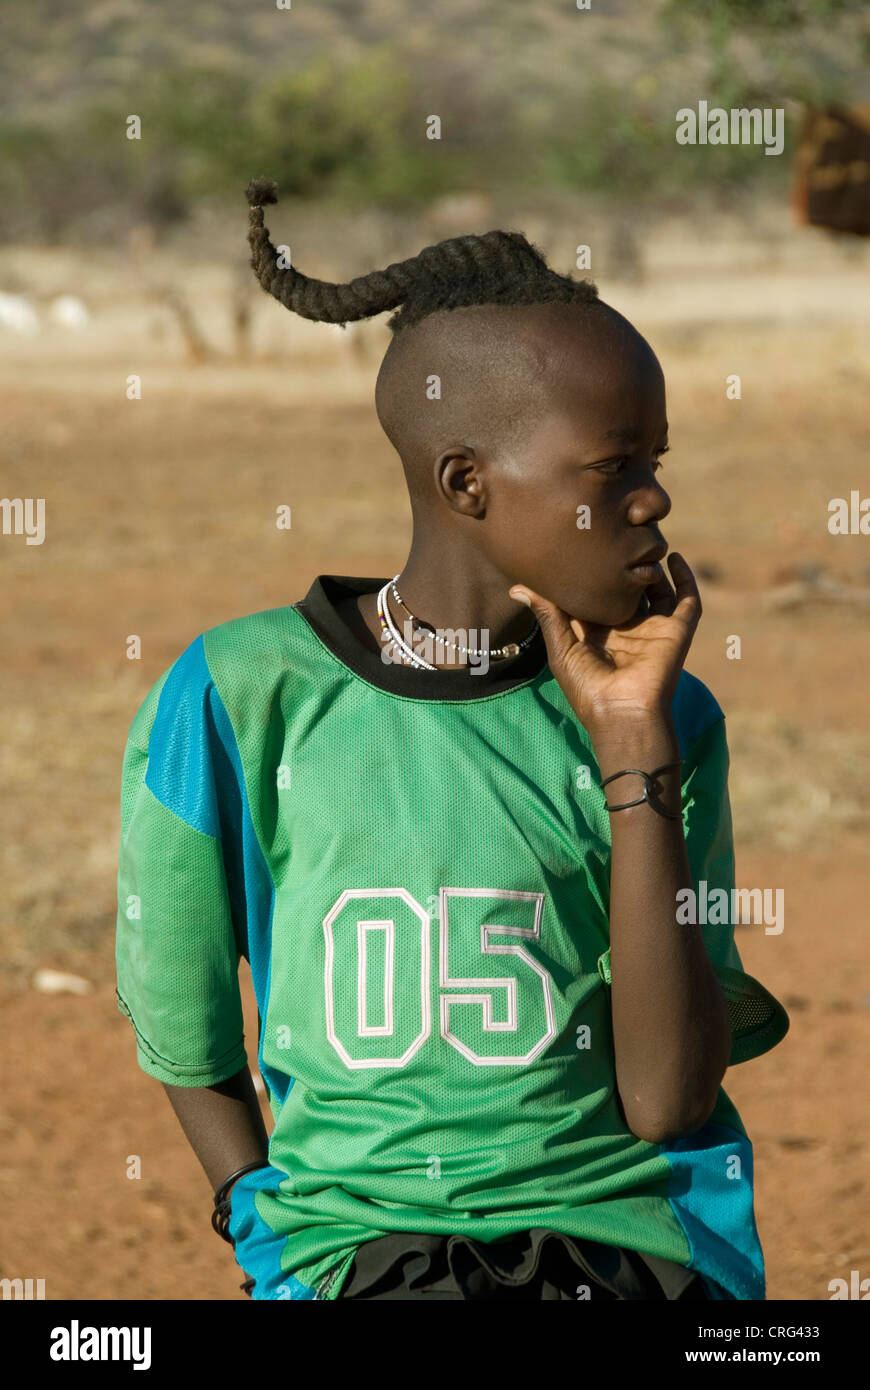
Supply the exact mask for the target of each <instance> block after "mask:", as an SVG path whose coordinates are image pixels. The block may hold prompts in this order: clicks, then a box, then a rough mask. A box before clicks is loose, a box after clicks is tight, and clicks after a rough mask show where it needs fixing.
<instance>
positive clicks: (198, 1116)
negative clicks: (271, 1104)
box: [165, 1066, 269, 1190]
mask: <svg viewBox="0 0 870 1390" xmlns="http://www.w3.org/2000/svg"><path fill="white" fill-rule="evenodd" d="M165 1090H166V1094H167V1095H168V1096H169V1099H170V1101H171V1103H172V1108H173V1110H174V1111H175V1113H176V1115H177V1116H178V1119H179V1121H180V1122H181V1127H182V1129H183V1130H184V1133H185V1135H186V1136H187V1139H188V1142H189V1143H190V1146H191V1148H192V1149H193V1151H194V1153H195V1154H196V1156H197V1158H198V1159H199V1161H200V1163H201V1164H202V1166H203V1168H204V1169H205V1172H206V1176H207V1177H208V1180H209V1182H210V1183H211V1186H212V1189H213V1190H216V1189H217V1188H218V1187H219V1186H220V1184H221V1183H222V1182H223V1181H224V1179H225V1178H228V1177H229V1176H230V1174H231V1173H234V1172H236V1170H237V1169H239V1168H243V1167H244V1166H245V1165H246V1164H247V1163H254V1162H256V1161H257V1160H258V1159H263V1160H265V1159H266V1158H267V1157H268V1147H269V1137H268V1134H267V1132H266V1126H265V1125H264V1123H263V1116H262V1113H261V1111H260V1102H259V1100H258V1099H257V1093H256V1091H255V1089H254V1082H253V1078H252V1076H251V1071H250V1068H249V1067H247V1066H246V1067H244V1068H243V1069H242V1071H240V1072H237V1073H236V1075H235V1076H231V1077H230V1078H229V1080H228V1081H221V1082H219V1083H218V1084H217V1085H216V1086H165Z"/></svg>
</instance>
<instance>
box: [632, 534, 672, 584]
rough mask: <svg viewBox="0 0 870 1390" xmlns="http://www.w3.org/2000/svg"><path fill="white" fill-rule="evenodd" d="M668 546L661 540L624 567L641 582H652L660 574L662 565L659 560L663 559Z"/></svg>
mask: <svg viewBox="0 0 870 1390" xmlns="http://www.w3.org/2000/svg"><path fill="white" fill-rule="evenodd" d="M667 551H668V546H667V542H666V541H661V542H660V543H659V544H658V545H655V546H653V547H652V549H651V550H647V551H645V553H644V554H643V555H641V556H640V558H639V559H637V560H633V561H632V562H631V564H630V565H626V569H627V570H628V572H629V574H631V575H632V576H633V577H634V578H635V579H639V580H640V581H641V582H642V583H643V584H652V583H653V582H654V581H655V580H656V579H659V578H660V577H661V574H662V567H661V565H660V564H659V561H660V560H662V559H664V557H665V555H666V554H667Z"/></svg>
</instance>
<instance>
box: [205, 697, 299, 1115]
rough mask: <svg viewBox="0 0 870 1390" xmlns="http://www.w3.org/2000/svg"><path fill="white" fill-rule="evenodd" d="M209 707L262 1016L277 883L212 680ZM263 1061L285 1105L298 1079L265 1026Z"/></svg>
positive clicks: (232, 886) (230, 869)
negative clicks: (268, 1046) (269, 1051)
mask: <svg viewBox="0 0 870 1390" xmlns="http://www.w3.org/2000/svg"><path fill="white" fill-rule="evenodd" d="M209 708H210V711H211V715H212V718H213V720H214V730H215V734H216V736H217V745H218V746H217V747H216V748H215V756H214V768H215V784H216V787H217V789H218V803H219V805H220V809H221V817H222V830H223V839H224V863H225V865H226V871H227V884H228V887H229V890H230V899H231V901H232V903H233V911H234V916H235V918H236V920H237V921H238V922H239V923H240V924H241V925H242V929H243V945H242V949H243V952H244V956H245V959H246V960H247V961H248V963H249V965H250V967H251V979H252V981H253V985H254V994H255V995H256V998H257V1009H258V1012H259V1015H260V1019H261V1021H262V1020H263V1019H265V1017H266V1005H267V1004H268V1000H269V979H270V975H271V962H272V912H273V908H274V905H275V885H274V883H273V882H272V877H271V875H270V873H269V869H268V866H267V864H266V861H265V859H264V857H263V851H262V850H261V848H260V842H259V840H258V839H257V835H256V831H255V830H254V822H253V820H252V819H251V809H250V806H249V804H248V795H247V791H246V789H245V777H244V772H243V770H242V760H241V756H240V754H239V748H238V744H237V742H236V736H235V733H234V732H233V726H232V724H231V723H230V717H229V715H228V714H227V711H226V708H225V707H224V703H223V701H222V700H221V697H220V695H219V694H218V691H217V689H216V687H214V686H212V689H211V692H210V699H209ZM257 1061H258V1065H259V1067H260V1072H261V1074H262V1077H263V1080H264V1081H265V1082H266V1085H267V1086H268V1087H269V1090H270V1091H271V1092H272V1094H273V1095H275V1096H277V1097H278V1100H279V1101H280V1103H281V1104H282V1105H283V1104H284V1101H285V1100H286V1099H287V1095H288V1092H289V1091H290V1088H291V1086H292V1085H293V1077H291V1076H285V1075H284V1073H283V1072H276V1071H273V1070H272V1068H271V1067H269V1066H267V1065H266V1064H265V1063H264V1061H263V1038H262V1029H261V1035H260V1042H259V1049H258V1057H257Z"/></svg>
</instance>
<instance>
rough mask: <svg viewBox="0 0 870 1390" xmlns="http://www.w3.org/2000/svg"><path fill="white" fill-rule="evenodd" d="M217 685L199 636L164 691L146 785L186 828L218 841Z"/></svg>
mask: <svg viewBox="0 0 870 1390" xmlns="http://www.w3.org/2000/svg"><path fill="white" fill-rule="evenodd" d="M211 684H212V679H211V672H210V671H209V669H208V665H207V664H206V659H205V652H204V650H203V644H202V637H198V638H197V639H196V641H195V642H192V643H191V645H190V646H189V647H188V648H187V650H186V651H185V652H182V654H181V656H180V657H179V658H178V660H177V661H176V662H175V665H174V666H173V667H172V669H171V670H170V672H169V675H168V676H167V677H166V681H165V683H164V686H163V689H162V691H161V692H160V700H159V702H158V705H157V713H156V715H155V717H154V727H153V728H152V730H151V738H150V741H149V743H148V767H147V769H146V772H145V785H146V787H148V789H149V791H151V792H153V793H154V795H155V796H156V797H157V800H158V801H160V802H162V804H163V805H164V806H166V807H167V809H168V810H170V811H172V812H173V813H174V814H175V815H176V816H178V817H179V818H180V819H181V820H183V821H184V822H185V824H187V825H190V826H192V827H193V829H194V830H200V831H202V833H203V835H214V836H217V835H219V834H220V823H219V820H218V809H217V800H216V798H215V789H214V778H213V776H212V766H211V755H210V751H209V742H208V725H207V721H206V718H205V705H206V699H207V692H208V689H209V687H210V685H211Z"/></svg>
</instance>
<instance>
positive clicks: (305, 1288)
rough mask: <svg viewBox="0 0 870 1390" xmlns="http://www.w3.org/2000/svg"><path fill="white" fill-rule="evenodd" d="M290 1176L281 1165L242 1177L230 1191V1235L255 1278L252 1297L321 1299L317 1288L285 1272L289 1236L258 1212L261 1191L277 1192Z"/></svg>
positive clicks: (236, 1249) (242, 1264)
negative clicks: (283, 1256)
mask: <svg viewBox="0 0 870 1390" xmlns="http://www.w3.org/2000/svg"><path fill="white" fill-rule="evenodd" d="M286 1176H287V1174H286V1173H282V1172H280V1171H279V1169H277V1168H255V1169H254V1170H253V1172H251V1173H245V1175H244V1176H243V1177H241V1178H239V1180H238V1182H237V1183H235V1184H234V1186H233V1189H232V1191H231V1192H230V1228H229V1229H230V1235H231V1236H232V1238H233V1240H234V1242H235V1251H236V1260H237V1261H238V1263H239V1264H240V1265H241V1267H242V1269H243V1270H244V1271H245V1273H246V1274H248V1275H250V1277H251V1278H252V1279H253V1280H254V1281H255V1283H254V1288H253V1291H252V1293H251V1297H252V1298H261V1299H291V1300H292V1299H312V1298H317V1290H316V1289H312V1288H311V1287H310V1286H309V1285H308V1284H302V1283H300V1281H299V1280H298V1279H296V1278H294V1276H293V1275H292V1274H285V1273H284V1272H283V1271H282V1269H281V1252H282V1251H283V1249H284V1246H285V1245H286V1243H287V1237H286V1236H282V1235H276V1234H275V1232H274V1231H273V1230H272V1228H271V1226H269V1225H268V1224H267V1223H266V1222H265V1221H264V1220H263V1218H262V1216H261V1215H260V1213H259V1212H258V1211H257V1206H256V1197H257V1193H258V1192H259V1191H269V1192H274V1191H275V1190H276V1188H278V1187H280V1185H281V1182H282V1180H283V1179H284V1178H286Z"/></svg>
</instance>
